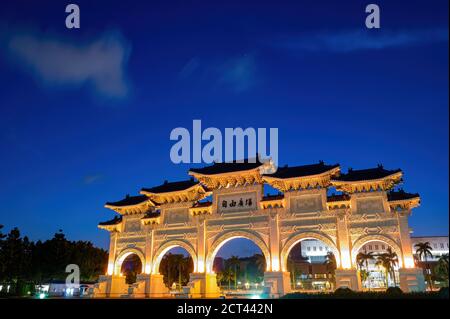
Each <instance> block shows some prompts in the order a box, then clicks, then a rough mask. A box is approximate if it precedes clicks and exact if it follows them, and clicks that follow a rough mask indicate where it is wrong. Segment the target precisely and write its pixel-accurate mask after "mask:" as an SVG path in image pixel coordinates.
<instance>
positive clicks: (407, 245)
mask: <svg viewBox="0 0 450 319" xmlns="http://www.w3.org/2000/svg"><path fill="white" fill-rule="evenodd" d="M409 214H410V212H409V211H401V212H398V213H397V222H398V228H399V233H400V244H401V248H402V254H403V256H401V259H402V263H403V268H414V267H415V265H414V256H413V251H412V244H411V237H410V234H409V224H408V216H409ZM399 257H400V256H399Z"/></svg>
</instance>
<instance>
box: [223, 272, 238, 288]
mask: <svg viewBox="0 0 450 319" xmlns="http://www.w3.org/2000/svg"><path fill="white" fill-rule="evenodd" d="M234 276H235V275H234V272H233V270H232V269H231V268H228V269H225V270H224V271H222V278H223V280H224V281H226V282H228V290H230V289H231V281H232V280H233V279H234Z"/></svg>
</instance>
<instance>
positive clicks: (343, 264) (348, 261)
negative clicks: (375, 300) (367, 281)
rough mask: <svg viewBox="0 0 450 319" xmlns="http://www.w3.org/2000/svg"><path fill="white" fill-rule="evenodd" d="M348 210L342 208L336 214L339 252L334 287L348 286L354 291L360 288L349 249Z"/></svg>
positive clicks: (359, 279) (358, 277)
mask: <svg viewBox="0 0 450 319" xmlns="http://www.w3.org/2000/svg"><path fill="white" fill-rule="evenodd" d="M349 213H350V210H344V211H341V212H339V213H338V214H337V218H336V230H337V246H338V249H339V253H340V256H339V257H340V265H338V268H337V269H336V271H335V278H336V289H337V288H350V289H351V290H354V291H359V290H361V277H360V276H359V272H358V270H357V269H356V268H355V267H354V265H353V263H352V258H353V256H352V255H351V249H350V236H349V231H348V214H349Z"/></svg>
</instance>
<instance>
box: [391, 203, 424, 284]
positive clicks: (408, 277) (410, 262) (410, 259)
mask: <svg viewBox="0 0 450 319" xmlns="http://www.w3.org/2000/svg"><path fill="white" fill-rule="evenodd" d="M410 213H411V212H410V210H403V211H400V212H397V221H398V229H399V234H400V244H401V248H402V256H401V257H402V263H403V267H402V268H400V269H399V271H398V273H399V276H400V289H401V290H403V291H404V292H413V291H425V290H426V286H425V278H424V276H423V270H422V268H420V267H417V268H416V267H415V263H414V256H413V248H412V244H411V236H410V233H409V224H408V217H409V215H410Z"/></svg>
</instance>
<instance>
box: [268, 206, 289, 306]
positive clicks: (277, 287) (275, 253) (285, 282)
mask: <svg viewBox="0 0 450 319" xmlns="http://www.w3.org/2000/svg"><path fill="white" fill-rule="evenodd" d="M278 223H279V220H278V210H277V209H276V208H274V209H271V210H270V212H269V250H270V265H269V267H268V269H270V270H269V271H266V272H265V273H264V290H265V291H264V294H265V295H266V296H265V297H267V298H279V297H281V296H284V295H285V294H288V293H290V292H291V280H290V276H289V272H287V271H283V270H282V269H281V259H280V229H279V224H278Z"/></svg>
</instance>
